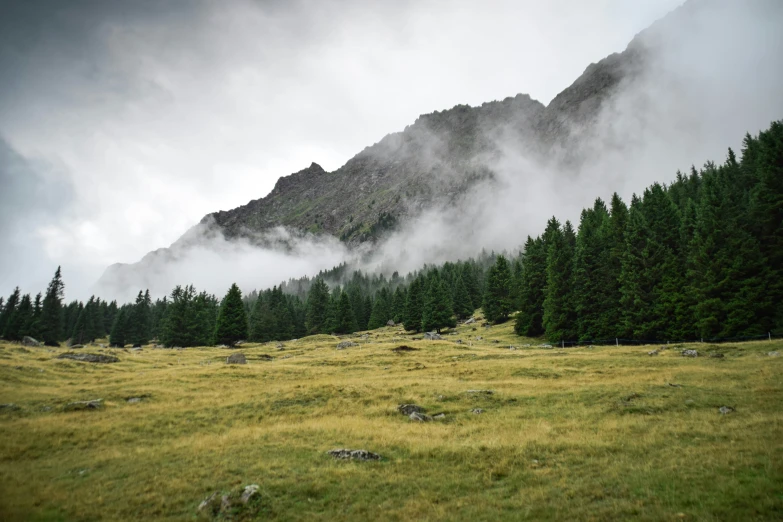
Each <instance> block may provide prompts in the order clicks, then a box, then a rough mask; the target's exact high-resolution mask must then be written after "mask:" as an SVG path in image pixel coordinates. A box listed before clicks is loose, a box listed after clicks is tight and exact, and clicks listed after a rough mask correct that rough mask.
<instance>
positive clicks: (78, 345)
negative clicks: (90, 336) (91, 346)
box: [71, 344, 84, 350]
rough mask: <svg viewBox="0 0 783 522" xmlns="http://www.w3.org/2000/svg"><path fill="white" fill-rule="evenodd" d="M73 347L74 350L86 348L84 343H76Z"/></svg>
mask: <svg viewBox="0 0 783 522" xmlns="http://www.w3.org/2000/svg"><path fill="white" fill-rule="evenodd" d="M71 348H72V349H73V350H77V349H79V348H84V345H83V344H74V345H71Z"/></svg>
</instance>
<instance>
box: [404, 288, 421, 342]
mask: <svg viewBox="0 0 783 522" xmlns="http://www.w3.org/2000/svg"><path fill="white" fill-rule="evenodd" d="M423 315H424V279H423V277H422V276H421V275H419V276H417V277H416V279H414V280H413V282H411V284H410V286H409V287H408V299H407V300H406V302H405V314H404V317H403V320H402V323H403V326H404V327H405V329H406V330H413V331H414V332H419V331H421V319H422V316H423Z"/></svg>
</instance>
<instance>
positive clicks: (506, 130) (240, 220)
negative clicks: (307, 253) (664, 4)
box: [99, 0, 783, 288]
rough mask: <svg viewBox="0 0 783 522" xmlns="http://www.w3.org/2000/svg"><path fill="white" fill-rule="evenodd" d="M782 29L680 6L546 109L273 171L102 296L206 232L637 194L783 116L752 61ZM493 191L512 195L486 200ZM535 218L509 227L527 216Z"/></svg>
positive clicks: (491, 115)
mask: <svg viewBox="0 0 783 522" xmlns="http://www.w3.org/2000/svg"><path fill="white" fill-rule="evenodd" d="M777 21H780V22H782V23H783V2H779V1H777V0H748V1H747V2H735V1H733V0H689V1H688V2H686V3H685V4H684V5H683V6H682V7H680V8H678V9H676V10H674V11H673V12H672V13H670V14H669V15H667V16H666V17H664V18H662V19H661V20H659V21H657V22H656V23H654V24H653V25H651V26H650V27H649V28H648V29H646V30H645V31H643V32H641V33H640V34H639V35H637V36H636V37H635V38H634V39H633V40H632V41H631V42H630V43H629V45H628V47H627V48H626V49H625V50H624V51H623V52H620V53H615V54H612V55H610V56H608V57H606V58H604V59H602V60H600V61H599V62H597V63H594V64H591V65H589V66H588V67H587V68H586V69H585V71H584V73H583V74H582V75H581V76H580V77H579V78H577V79H576V80H575V81H574V82H573V83H572V84H571V85H570V86H568V87H567V88H566V89H564V90H563V91H562V92H561V93H559V94H558V95H557V96H556V97H555V98H554V99H553V100H552V101H551V102H550V103H549V105H548V106H544V105H543V104H541V103H540V102H538V101H535V100H532V99H531V98H530V97H529V96H527V95H517V96H515V97H513V98H511V97H509V98H506V99H504V100H502V101H494V102H489V103H484V104H482V105H481V106H479V107H469V106H466V105H458V106H456V107H453V108H451V109H448V110H445V111H439V112H434V113H431V114H426V115H423V116H420V117H419V118H418V119H417V120H416V121H415V122H414V123H413V124H412V125H410V126H408V127H406V129H405V130H403V131H402V132H398V133H394V134H390V135H388V136H386V137H385V138H383V139H382V140H381V141H380V142H378V143H376V144H374V145H372V146H370V147H367V148H365V149H364V150H363V151H361V152H360V153H359V154H357V155H356V156H354V157H353V158H351V159H350V160H349V161H348V162H347V163H346V164H345V165H343V166H342V167H340V168H339V169H337V170H336V171H334V172H325V171H324V170H323V169H322V168H321V167H320V166H319V165H317V164H316V163H313V164H311V165H310V166H309V167H308V168H306V169H303V170H301V171H299V172H296V173H294V174H291V175H289V176H285V177H281V178H280V179H279V180H278V182H277V184H276V186H275V188H274V189H273V190H272V192H270V193H269V194H268V195H267V196H265V197H263V198H260V199H256V200H252V201H250V202H249V203H248V204H246V205H243V206H240V207H238V208H235V209H232V210H227V211H219V212H215V213H212V214H208V215H207V216H205V217H204V218H203V219H202V221H201V223H199V224H198V225H196V226H195V227H193V228H192V229H191V230H190V231H188V233H186V234H185V235H184V236H183V237H182V238H180V239H179V240H178V241H177V242H175V243H174V244H173V245H172V246H171V247H170V248H168V249H159V250H157V251H155V252H152V253H150V254H148V255H147V256H145V257H144V258H143V259H142V261H141V262H139V263H136V264H133V265H113V266H112V267H109V269H108V270H107V271H106V273H105V274H104V276H103V277H102V278H101V281H100V282H99V287H103V288H106V287H113V288H122V287H124V286H125V285H131V286H134V287H141V288H144V287H148V286H151V283H150V281H152V280H154V279H155V278H156V277H157V275H158V274H160V273H162V272H164V271H165V270H166V266H167V264H169V263H171V262H172V261H176V260H178V259H180V258H182V257H183V256H186V255H187V253H188V251H189V249H192V247H198V248H202V249H203V248H205V245H208V246H207V247H206V248H211V246H209V241H204V239H205V238H215V237H218V238H222V237H225V238H227V239H229V243H231V242H232V240H235V239H243V240H244V239H246V240H248V241H249V242H250V243H253V244H261V245H264V246H273V247H276V248H280V247H282V249H283V250H285V249H289V250H290V249H291V248H294V249H295V244H294V243H295V241H292V236H291V235H290V234H294V236H295V235H296V234H310V233H312V235H313V236H315V237H319V238H321V239H320V240H319V241H327V242H328V241H332V244H334V243H337V242H338V240H339V241H340V242H341V245H342V246H339V245H338V248H346V247H347V248H353V247H356V246H358V245H361V244H367V243H369V242H374V241H376V240H378V239H379V238H381V237H383V236H384V234H385V233H387V232H389V231H391V230H394V229H402V228H405V226H406V225H408V228H410V224H411V223H414V222H417V221H416V218H417V217H420V216H422V215H427V214H426V213H427V212H430V213H431V212H432V211H433V210H436V209H448V210H450V211H452V213H455V212H454V210H455V209H456V211H457V212H456V214H462V215H463V216H469V217H468V219H469V220H470V224H471V226H473V224H474V223H480V222H484V223H485V224H486V223H487V222H490V221H491V222H493V223H494V224H495V225H496V226H497V223H498V222H499V221H507V220H508V219H509V218H510V216H509V215H507V213H501V215H500V216H492V219H487V216H486V212H484V211H479V212H477V211H476V207H477V206H483V207H490V206H497V207H501V206H504V208H505V207H509V206H511V207H520V206H527V207H529V208H530V209H533V210H531V212H533V215H535V216H537V215H539V214H541V212H550V211H549V210H548V209H546V208H543V209H542V208H541V205H540V201H542V200H544V199H547V197H549V196H551V195H552V194H549V193H545V192H543V191H542V190H543V189H544V188H546V187H544V183H542V180H543V181H546V185H547V186H549V187H550V190H551V187H552V186H556V187H558V188H560V187H565V186H569V187H570V188H571V190H570V191H569V192H570V194H566V193H565V192H566V191H564V190H558V192H557V198H558V204H559V205H560V206H561V207H562V205H571V206H573V208H575V209H579V208H582V207H583V206H584V204H585V203H584V202H583V201H581V200H580V199H579V197H573V195H574V193H577V196H581V195H582V194H583V193H585V192H589V193H590V195H591V196H593V197H594V196H596V195H599V194H600V193H601V192H599V187H602V188H600V190H601V191H604V190H610V191H614V190H621V189H622V187H621V186H620V183H621V181H622V180H635V181H636V183H635V184H634V183H628V184H627V186H631V187H636V186H638V187H640V188H641V187H643V186H646V185H647V184H648V183H649V182H651V181H654V180H661V181H663V180H664V179H665V178H664V179H662V176H663V175H665V174H666V173H667V170H668V169H672V171H671V172H670V173H669V174H671V175H673V173H674V169H676V168H678V167H685V166H687V165H688V164H690V163H691V162H696V161H703V159H704V158H708V157H719V154H720V152H715V151H714V148H712V147H714V146H715V144H717V146H718V147H720V149H721V150H723V147H725V145H726V144H727V143H732V141H731V140H732V139H734V137H735V136H737V135H742V134H743V133H744V132H747V131H751V132H755V131H756V130H758V129H759V128H762V127H763V126H765V125H767V124H768V123H769V122H770V121H772V120H773V119H778V118H780V117H781V114H780V112H781V110H783V107H781V105H782V104H781V102H780V98H779V96H775V95H774V94H773V93H774V91H775V90H776V88H777V87H778V86H780V87H781V88H783V85H781V84H782V83H783V81H782V80H781V74H780V73H779V72H778V70H779V68H777V67H775V66H774V65H773V64H772V63H769V64H766V65H764V66H762V64H761V62H762V61H763V60H765V59H766V60H770V59H771V58H770V57H773V58H772V59H774V57H775V56H776V53H777V50H778V49H781V50H783V39H781V37H780V32H779V31H777V32H776V31H775V30H774V28H775V26H776V25H777ZM755 55H758V56H755ZM749 56H753V57H754V59H756V60H758V61H759V62H760V63H759V64H756V63H755V61H754V60H749V59H748V57H749ZM777 56H779V55H777ZM778 59H779V58H778ZM758 94H760V95H758ZM770 100H772V101H770ZM775 100H777V101H775ZM664 158H665V159H666V161H663V159H664ZM683 161H684V162H686V163H685V164H683V163H682V162H683ZM520 164H522V165H524V168H520V167H519V165H520ZM673 165H674V166H673ZM651 176H654V177H651ZM577 182H578V183H577ZM604 185H606V186H605V187H604ZM493 187H495V188H493ZM501 187H502V188H501ZM509 187H510V188H511V189H513V190H509ZM474 188H479V190H473V189H474ZM493 190H494V191H495V192H494V194H501V192H500V191H505V193H504V194H505V195H504V196H503V197H493V196H492V194H493V192H492V191H493ZM477 192H478V193H480V197H479V196H476V193H477ZM609 193H611V192H609ZM569 197H570V198H571V199H568V198H569ZM460 209H464V210H465V211H464V212H462V211H461V210H460ZM480 210H481V209H480ZM577 212H578V210H577ZM530 215H531V214H530V213H528V214H524V213H523V214H521V215H519V214H518V215H516V216H515V218H516V221H517V222H523V221H524V220H526V219H528V218H529V217H530ZM549 215H551V213H550V214H549ZM472 216H477V218H474V217H472ZM447 220H448V221H450V222H455V221H457V220H456V219H454V218H452V217H448V219H447ZM460 226H461V227H462V228H458V229H457V230H464V229H465V225H464V223H460ZM536 226H537V224H535V223H531V228H535V227H536ZM281 227H284V228H285V229H286V231H287V232H286V233H281V232H280V228H281ZM485 227H486V225H485ZM517 232H518V233H524V232H525V231H524V230H517ZM450 233H452V235H453V231H450ZM476 234H478V239H480V240H481V244H476V245H473V247H474V248H476V249H480V248H482V247H485V246H486V247H488V248H496V247H498V246H500V247H502V248H505V247H506V246H504V245H496V244H493V243H492V241H489V239H491V238H488V237H487V236H486V234H485V233H484V232H482V231H481V230H478V231H477V232H476ZM313 236H310V237H313ZM496 236H497V234H496ZM523 238H524V236H520V238H519V239H517V241H516V244H519V243H521V242H522V240H523ZM473 239H474V238H473V237H471V238H467V237H465V238H463V243H464V242H470V241H472V240H473ZM224 243H225V242H222V243H220V245H219V246H220V248H224V247H225V244H224ZM242 243H243V244H247V241H244V242H242ZM488 243H489V244H488ZM319 252H321V251H320V250H319ZM223 253H225V251H223ZM177 276H178V279H177V280H178V281H179V280H181V281H184V279H179V278H181V277H182V275H180V274H177ZM195 282H198V281H195Z"/></svg>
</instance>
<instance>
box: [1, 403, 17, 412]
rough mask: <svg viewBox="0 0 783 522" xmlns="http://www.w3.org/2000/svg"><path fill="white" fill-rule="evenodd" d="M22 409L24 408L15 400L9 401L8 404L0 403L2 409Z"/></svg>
mask: <svg viewBox="0 0 783 522" xmlns="http://www.w3.org/2000/svg"><path fill="white" fill-rule="evenodd" d="M21 409H22V408H20V407H19V406H17V405H16V404H14V403H13V402H9V403H8V404H0V411H17V410H21Z"/></svg>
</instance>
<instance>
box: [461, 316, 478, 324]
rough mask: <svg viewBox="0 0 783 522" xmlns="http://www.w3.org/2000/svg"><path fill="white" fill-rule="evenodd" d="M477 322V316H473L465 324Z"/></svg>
mask: <svg viewBox="0 0 783 522" xmlns="http://www.w3.org/2000/svg"><path fill="white" fill-rule="evenodd" d="M475 322H476V318H475V317H471V318H470V319H468V320H467V321H465V322H464V323H463V324H473V323H475Z"/></svg>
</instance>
